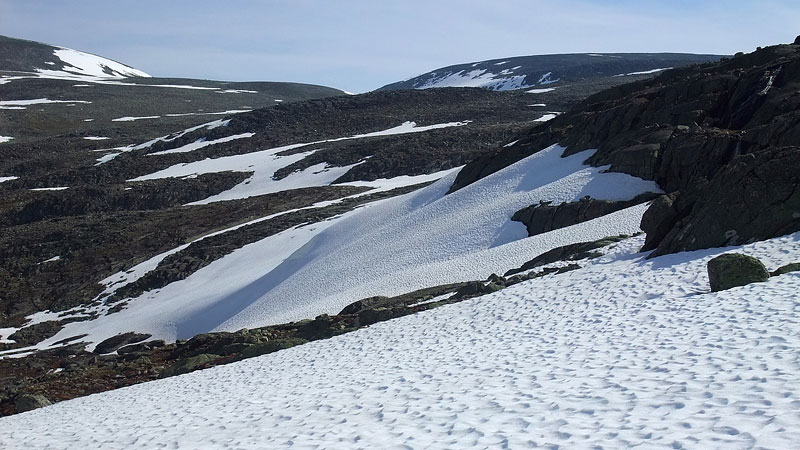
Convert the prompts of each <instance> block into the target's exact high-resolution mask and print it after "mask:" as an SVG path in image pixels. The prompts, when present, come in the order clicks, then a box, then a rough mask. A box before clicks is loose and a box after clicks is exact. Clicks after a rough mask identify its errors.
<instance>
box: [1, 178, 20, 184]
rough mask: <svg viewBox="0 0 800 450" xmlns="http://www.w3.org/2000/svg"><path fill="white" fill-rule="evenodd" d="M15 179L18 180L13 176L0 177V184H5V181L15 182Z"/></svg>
mask: <svg viewBox="0 0 800 450" xmlns="http://www.w3.org/2000/svg"><path fill="white" fill-rule="evenodd" d="M17 179H19V177H14V176H11V177H0V183H3V182H6V181H12V180H17Z"/></svg>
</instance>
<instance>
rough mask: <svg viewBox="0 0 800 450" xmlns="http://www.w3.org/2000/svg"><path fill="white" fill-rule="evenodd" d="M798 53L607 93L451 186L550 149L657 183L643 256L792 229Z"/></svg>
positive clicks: (799, 108) (750, 58) (799, 104)
mask: <svg viewBox="0 0 800 450" xmlns="http://www.w3.org/2000/svg"><path fill="white" fill-rule="evenodd" d="M798 80H800V48H799V47H798V46H797V45H778V46H773V47H767V48H764V49H760V50H758V51H756V52H753V53H750V54H743V55H740V56H737V57H735V58H732V59H728V60H724V61H721V62H719V63H714V64H706V65H701V66H695V67H688V68H681V69H675V70H670V71H666V72H664V73H663V74H662V75H660V76H658V77H656V78H654V79H652V80H647V81H641V82H636V83H631V84H628V85H623V86H618V87H614V88H611V89H607V90H605V91H602V92H600V93H598V94H595V95H593V96H591V97H589V98H587V99H586V100H585V101H584V102H583V103H582V105H581V106H580V107H578V108H577V109H576V110H573V111H571V112H569V113H566V114H562V115H560V116H558V117H556V118H555V119H553V120H551V121H549V122H547V123H546V124H545V125H540V126H537V127H535V128H533V129H531V130H530V131H529V132H528V133H527V134H526V135H524V136H521V138H520V139H519V141H518V142H517V144H515V145H514V146H512V147H509V148H503V149H499V150H497V151H495V152H493V153H491V154H488V155H485V156H484V157H481V158H479V159H478V160H476V161H474V162H473V163H471V164H469V165H467V166H466V167H465V168H464V169H463V170H462V171H461V172H460V173H459V175H458V177H457V178H456V180H455V182H454V184H453V186H452V187H451V191H454V190H457V189H460V188H461V187H463V186H466V185H468V184H470V183H472V182H474V181H475V180H477V179H480V178H482V177H484V176H486V175H488V174H491V173H493V172H495V171H497V170H500V169H502V168H504V167H506V166H508V165H510V164H513V163H514V162H517V161H519V160H521V159H523V158H525V157H527V156H529V155H531V154H533V153H536V152H538V151H540V150H542V149H543V148H545V147H547V146H548V145H551V144H554V143H559V144H561V145H563V146H565V147H566V150H565V152H564V154H565V156H566V155H572V154H575V153H578V152H580V151H583V150H587V149H597V150H596V152H595V153H594V154H593V155H592V156H591V157H590V158H589V159H588V160H587V163H589V164H592V165H595V166H601V165H610V166H611V168H610V169H609V170H611V171H618V172H624V173H628V174H631V175H634V176H638V177H642V178H645V179H649V180H654V181H656V182H657V183H658V184H659V186H660V187H661V188H662V189H663V190H664V191H665V192H667V193H668V194H670V196H669V197H666V198H662V199H661V200H659V201H657V202H654V203H653V205H652V206H651V208H652V209H653V211H652V212H649V213H648V214H647V216H646V218H645V221H644V223H643V227H645V228H646V231H647V232H648V237H647V243H646V245H645V248H646V249H655V252H653V253H652V256H656V255H663V254H667V253H674V252H678V251H683V250H695V249H701V248H709V247H715V246H721V245H732V244H739V243H747V242H752V241H754V240H760V239H767V238H771V237H775V236H779V235H782V234H786V233H790V232H794V231H798V230H800V215H798V214H797V213H796V212H797V211H800V209H798V201H800V199H798V197H797V195H798V194H797V192H796V191H797V189H796V187H797V186H798V184H800V172H798V171H797V170H796V168H797V167H800V165H798V164H800V159H798V155H797V152H798V150H797V147H796V146H798V145H800V96H798V95H797V92H798V89H800V81H798Z"/></svg>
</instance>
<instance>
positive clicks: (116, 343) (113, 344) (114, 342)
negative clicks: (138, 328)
mask: <svg viewBox="0 0 800 450" xmlns="http://www.w3.org/2000/svg"><path fill="white" fill-rule="evenodd" d="M149 337H150V335H149V334H142V333H133V332H128V333H122V334H118V335H116V336H112V337H110V338H108V339H106V340H104V341H102V342H100V343H99V344H97V346H96V347H95V348H94V352H95V353H97V354H101V355H102V354H104V353H111V352H114V351H116V350H117V349H118V348H120V347H122V346H125V345H128V344H135V343H137V342H141V341H143V340H145V339H147V338H149Z"/></svg>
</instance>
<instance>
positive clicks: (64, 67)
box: [0, 36, 150, 78]
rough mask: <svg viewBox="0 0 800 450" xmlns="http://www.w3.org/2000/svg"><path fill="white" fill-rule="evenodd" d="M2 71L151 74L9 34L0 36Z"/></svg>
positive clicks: (60, 74) (73, 74)
mask: <svg viewBox="0 0 800 450" xmlns="http://www.w3.org/2000/svg"><path fill="white" fill-rule="evenodd" d="M0 71H11V72H34V73H39V74H42V75H45V76H53V77H67V78H69V77H97V78H128V77H150V75H149V74H147V73H145V72H143V71H141V70H139V69H135V68H133V67H131V66H128V65H125V64H122V63H120V62H117V61H114V60H111V59H108V58H104V57H102V56H97V55H93V54H91V53H85V52H81V51H78V50H73V49H70V48H66V47H56V46H52V45H48V44H43V43H40V42H34V41H26V40H23V39H16V38H11V37H7V36H0Z"/></svg>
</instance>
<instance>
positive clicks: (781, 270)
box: [769, 263, 800, 277]
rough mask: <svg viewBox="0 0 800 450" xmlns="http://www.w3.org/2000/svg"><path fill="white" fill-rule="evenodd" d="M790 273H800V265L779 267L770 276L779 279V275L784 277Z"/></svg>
mask: <svg viewBox="0 0 800 450" xmlns="http://www.w3.org/2000/svg"><path fill="white" fill-rule="evenodd" d="M789 272H800V263H790V264H786V265H785V266H781V267H778V268H777V269H775V270H774V271H772V272H770V273H769V274H770V276H773V277H777V276H778V275H783V274H785V273H789Z"/></svg>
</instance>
